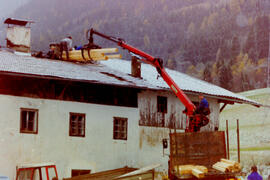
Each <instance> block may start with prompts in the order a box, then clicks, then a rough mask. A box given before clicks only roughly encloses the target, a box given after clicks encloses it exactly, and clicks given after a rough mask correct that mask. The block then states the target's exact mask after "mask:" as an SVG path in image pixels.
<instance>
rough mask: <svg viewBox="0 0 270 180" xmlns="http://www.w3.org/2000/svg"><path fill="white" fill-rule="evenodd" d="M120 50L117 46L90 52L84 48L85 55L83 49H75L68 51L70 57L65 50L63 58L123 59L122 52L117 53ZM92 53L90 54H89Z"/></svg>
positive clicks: (79, 59) (87, 59) (80, 59)
mask: <svg viewBox="0 0 270 180" xmlns="http://www.w3.org/2000/svg"><path fill="white" fill-rule="evenodd" d="M117 52H118V49H117V48H103V49H91V50H90V51H89V52H88V50H83V55H82V51H81V50H73V51H69V52H68V56H69V59H67V56H66V52H65V51H63V55H62V58H63V60H68V61H79V62H85V61H90V60H93V61H102V60H108V59H121V58H122V55H121V54H115V53H117ZM89 55H90V56H89Z"/></svg>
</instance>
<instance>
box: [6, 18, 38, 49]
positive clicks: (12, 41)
mask: <svg viewBox="0 0 270 180" xmlns="http://www.w3.org/2000/svg"><path fill="white" fill-rule="evenodd" d="M31 23H33V21H26V20H18V19H12V18H8V19H6V20H5V21H4V24H7V25H8V26H7V37H6V40H7V48H10V49H13V50H15V51H19V52H25V53H30V42H31V39H30V38H31V29H30V24H31ZM27 24H28V26H27Z"/></svg>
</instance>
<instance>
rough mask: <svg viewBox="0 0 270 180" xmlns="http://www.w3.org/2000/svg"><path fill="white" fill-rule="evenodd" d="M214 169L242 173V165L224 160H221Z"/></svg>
mask: <svg viewBox="0 0 270 180" xmlns="http://www.w3.org/2000/svg"><path fill="white" fill-rule="evenodd" d="M212 167H213V168H214V169H216V170H218V171H221V172H233V173H234V172H240V171H241V165H240V164H239V163H238V162H236V161H232V160H228V159H223V158H221V159H220V161H219V162H217V163H215V164H214V165H213V166H212Z"/></svg>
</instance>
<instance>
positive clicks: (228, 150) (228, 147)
mask: <svg viewBox="0 0 270 180" xmlns="http://www.w3.org/2000/svg"><path fill="white" fill-rule="evenodd" d="M226 136H227V159H230V145H229V126H228V120H226Z"/></svg>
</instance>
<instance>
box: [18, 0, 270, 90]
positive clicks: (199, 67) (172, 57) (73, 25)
mask: <svg viewBox="0 0 270 180" xmlns="http://www.w3.org/2000/svg"><path fill="white" fill-rule="evenodd" d="M269 15H270V1H268V0H147V1H146V0H99V1H96V0H76V1H74V0H46V1H44V0H31V1H30V2H29V3H28V5H25V6H23V7H22V8H20V9H18V10H17V11H16V13H15V14H14V17H18V18H27V19H32V20H34V21H36V23H35V24H34V25H33V26H32V27H33V28H32V32H33V33H32V38H33V39H32V46H33V49H35V50H39V49H41V50H47V49H48V45H49V43H50V42H54V41H59V40H60V39H61V38H63V37H64V36H66V35H71V36H72V37H73V40H74V44H76V45H79V44H85V43H87V40H86V37H85V32H86V30H87V29H89V28H91V27H94V28H96V29H97V30H99V31H101V32H104V33H106V34H108V35H113V36H118V37H121V38H123V39H125V41H126V42H128V43H129V44H131V45H134V46H135V47H138V48H140V49H142V50H144V51H146V52H148V53H149V54H152V55H154V56H159V57H162V58H163V59H164V61H165V65H166V66H167V67H169V68H172V69H176V70H180V71H182V72H186V73H188V74H190V75H192V76H195V77H198V78H201V79H204V80H206V81H208V82H211V83H214V84H217V85H220V86H222V87H225V88H227V89H230V90H232V91H236V92H237V91H244V90H249V89H254V88H261V87H265V86H266V79H267V78H266V77H267V67H266V65H267V57H268V49H269V17H270V16H269ZM98 43H99V44H101V45H103V46H110V45H111V44H109V43H108V42H105V41H103V40H100V39H99V41H98Z"/></svg>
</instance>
